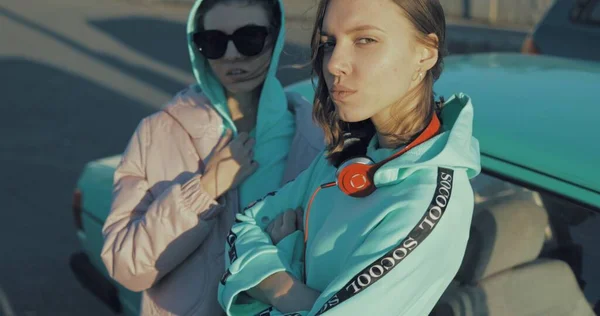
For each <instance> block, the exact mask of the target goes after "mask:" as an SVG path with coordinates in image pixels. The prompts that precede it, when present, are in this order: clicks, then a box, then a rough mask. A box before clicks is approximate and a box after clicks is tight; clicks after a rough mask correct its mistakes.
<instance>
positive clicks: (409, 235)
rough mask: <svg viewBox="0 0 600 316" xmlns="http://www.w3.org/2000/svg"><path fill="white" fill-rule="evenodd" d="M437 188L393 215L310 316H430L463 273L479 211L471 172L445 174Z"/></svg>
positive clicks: (420, 190) (424, 188)
mask: <svg viewBox="0 0 600 316" xmlns="http://www.w3.org/2000/svg"><path fill="white" fill-rule="evenodd" d="M455 178H456V179H455ZM436 182H437V183H436V184H433V183H429V184H421V185H418V186H416V187H415V188H414V190H413V192H412V194H410V195H409V198H408V200H404V201H399V202H398V203H397V204H396V207H394V208H393V209H392V210H391V211H390V212H388V213H387V215H386V216H385V217H384V218H383V219H382V220H381V221H380V222H379V223H378V224H377V225H376V226H375V227H374V228H373V229H372V230H371V231H370V232H369V234H368V235H367V236H366V238H365V239H364V240H363V242H362V243H361V244H359V245H357V246H356V248H355V249H354V251H353V252H352V254H351V255H350V256H349V257H348V259H347V260H345V263H346V264H345V265H344V266H343V267H341V268H340V274H339V276H338V277H337V278H336V279H334V280H333V282H331V283H330V284H329V285H328V286H327V288H326V289H325V290H324V291H323V292H322V294H321V296H320V297H319V298H318V299H317V301H316V303H315V305H314V306H313V309H312V310H311V311H310V312H309V313H308V314H306V315H321V314H325V315H351V314H352V315H427V314H429V312H430V311H431V309H432V308H433V307H434V305H435V304H436V302H437V301H438V299H439V298H440V297H441V295H442V293H443V292H444V291H445V290H446V288H447V287H448V285H449V284H450V282H451V280H452V279H453V278H454V276H455V274H456V272H457V271H458V269H459V267H460V264H461V262H462V258H463V255H464V251H465V248H466V244H467V240H468V235H469V227H470V223H471V215H472V211H473V197H472V190H471V187H470V185H469V183H468V179H467V176H466V173H465V172H464V171H452V170H449V169H443V168H440V169H439V170H438V175H437V181H436Z"/></svg>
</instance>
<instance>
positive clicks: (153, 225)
mask: <svg viewBox="0 0 600 316" xmlns="http://www.w3.org/2000/svg"><path fill="white" fill-rule="evenodd" d="M150 124H151V121H150V119H148V118H146V119H144V120H143V121H142V122H141V123H140V124H139V126H138V127H137V129H136V131H135V133H134V135H133V137H132V138H131V140H130V142H129V144H128V146H127V148H126V149H125V152H124V154H123V158H122V161H121V163H120V164H119V166H118V167H117V169H116V171H115V174H114V187H113V201H112V206H111V211H110V214H109V215H108V218H107V219H106V222H105V223H104V227H103V231H102V233H103V236H104V245H103V248H102V253H101V257H102V260H103V262H104V264H105V266H106V268H107V270H108V273H109V275H110V276H111V277H112V278H113V279H115V280H116V281H117V282H119V283H120V284H121V285H123V286H124V287H126V288H127V289H129V290H132V291H144V290H146V289H148V288H150V287H151V286H152V285H153V284H154V283H155V282H156V281H158V280H160V279H161V278H162V277H163V276H165V275H166V274H167V273H169V272H170V271H171V270H173V269H174V268H175V267H176V266H177V265H179V264H180V263H181V262H182V261H183V260H184V259H185V258H186V257H187V256H188V255H189V254H190V253H191V252H192V251H193V250H194V249H196V248H197V247H198V246H199V245H200V244H202V242H203V240H204V239H205V237H206V236H207V235H208V233H209V232H210V230H211V229H212V227H213V225H214V221H212V220H205V219H203V218H206V217H208V215H210V213H213V212H217V211H219V208H220V207H221V206H220V205H219V204H218V203H217V202H216V201H214V200H213V199H212V197H210V196H209V195H208V194H207V193H206V192H205V191H204V190H203V188H202V185H201V183H200V178H201V176H200V175H194V176H192V177H191V179H189V180H187V181H186V182H184V183H182V184H180V183H176V182H173V184H171V186H170V187H168V188H167V189H166V190H165V191H164V192H163V193H162V194H161V195H159V196H156V197H155V196H152V195H151V193H150V190H149V184H148V181H147V179H146V172H145V170H146V151H147V146H148V145H149V144H150V143H151V128H150ZM159 259H160V260H159Z"/></svg>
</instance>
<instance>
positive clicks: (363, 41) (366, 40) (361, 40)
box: [356, 37, 377, 45]
mask: <svg viewBox="0 0 600 316" xmlns="http://www.w3.org/2000/svg"><path fill="white" fill-rule="evenodd" d="M375 42H377V41H376V40H374V39H372V38H368V37H363V38H359V39H358V40H357V41H356V43H357V44H360V45H366V44H371V43H375Z"/></svg>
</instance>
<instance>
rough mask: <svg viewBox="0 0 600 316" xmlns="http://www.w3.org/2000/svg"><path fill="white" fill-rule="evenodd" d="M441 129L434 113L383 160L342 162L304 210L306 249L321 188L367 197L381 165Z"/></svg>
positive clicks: (368, 159) (353, 159)
mask: <svg viewBox="0 0 600 316" xmlns="http://www.w3.org/2000/svg"><path fill="white" fill-rule="evenodd" d="M440 129H441V123H440V120H439V118H438V116H437V114H436V113H433V117H432V119H431V121H430V122H429V124H428V125H427V127H426V128H425V129H424V130H423V132H421V134H419V136H418V137H417V138H416V139H415V140H413V141H412V142H410V143H409V144H408V145H406V146H405V147H404V148H402V149H401V150H399V151H398V152H397V153H395V154H393V155H391V156H390V157H388V158H386V159H384V160H382V161H381V162H379V163H375V162H374V161H373V160H372V159H371V158H369V157H367V156H358V157H353V158H350V159H347V160H345V161H344V162H343V163H342V164H340V166H339V167H338V168H337V171H336V174H335V175H336V181H335V182H329V183H325V184H322V185H320V186H318V187H317V189H316V190H315V191H314V192H313V194H312V196H311V198H310V200H309V201H308V205H307V207H306V210H305V212H304V243H305V247H304V251H306V242H307V241H308V224H309V222H308V219H309V216H310V209H311V207H312V203H313V201H314V199H315V197H316V196H317V193H319V191H321V189H326V188H330V187H334V186H337V187H338V188H340V190H341V191H342V192H344V193H345V194H346V195H349V196H352V197H367V196H369V195H371V194H372V193H373V192H375V189H376V187H375V183H374V180H373V177H374V176H375V172H376V171H377V169H379V168H380V167H381V166H383V165H384V164H385V163H387V162H389V161H390V160H393V159H395V158H398V157H400V156H401V155H402V154H404V153H405V152H407V151H409V150H410V149H412V148H414V147H416V146H417V145H420V144H422V143H424V142H425V141H427V140H429V139H431V138H432V137H434V136H435V135H437V133H438V132H439V131H440ZM304 280H306V270H304Z"/></svg>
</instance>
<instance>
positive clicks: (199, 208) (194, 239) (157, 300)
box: [102, 0, 324, 315]
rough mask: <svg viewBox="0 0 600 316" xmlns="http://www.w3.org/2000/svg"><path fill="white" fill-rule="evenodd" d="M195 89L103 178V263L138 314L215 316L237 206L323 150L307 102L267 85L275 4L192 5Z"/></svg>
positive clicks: (276, 40)
mask: <svg viewBox="0 0 600 316" xmlns="http://www.w3.org/2000/svg"><path fill="white" fill-rule="evenodd" d="M187 33H188V46H189V51H190V56H191V61H192V65H193V71H194V74H195V76H196V79H197V81H198V84H195V85H193V86H191V87H189V88H188V89H185V90H183V91H182V92H180V93H178V94H177V95H176V96H175V97H174V98H173V99H172V100H171V101H170V102H169V104H167V105H166V106H165V107H164V109H163V110H162V111H159V112H158V113H155V114H153V115H151V116H149V117H146V118H144V119H143V120H142V121H141V123H140V124H139V126H138V127H137V129H136V131H135V133H134V135H133V137H132V138H131V140H130V142H129V144H128V146H127V148H126V150H125V152H124V155H123V159H122V161H121V163H120V164H119V166H118V167H117V170H116V173H115V178H114V192H113V202H112V207H111V212H110V215H109V216H108V218H107V220H106V223H105V225H104V228H103V234H104V238H105V242H104V247H103V249H102V259H103V261H104V263H105V265H106V268H107V270H108V272H109V274H110V275H111V277H112V278H114V279H115V280H116V281H118V282H119V283H120V284H122V285H123V286H124V287H126V288H128V289H130V290H132V291H143V292H144V293H143V296H142V306H141V314H143V315H219V314H222V313H223V311H222V310H221V307H220V306H219V303H218V302H217V288H218V283H219V279H220V277H221V276H222V275H223V273H224V266H225V265H224V259H223V253H224V250H223V240H224V239H225V238H226V236H227V233H228V231H229V229H230V228H231V226H232V224H233V222H234V218H235V214H236V213H238V212H239V211H240V210H241V208H243V206H245V205H247V204H249V203H250V202H251V201H254V200H256V199H258V198H259V197H261V196H263V195H265V194H266V193H268V192H271V191H274V190H276V189H278V188H279V187H280V186H281V185H282V184H283V183H285V182H287V181H289V180H291V179H293V178H295V176H296V175H297V174H298V173H300V172H301V171H302V170H304V168H306V167H307V166H308V165H309V164H310V162H311V161H312V160H313V158H314V156H315V155H316V154H317V153H318V152H319V151H320V150H321V149H322V147H323V139H324V138H323V135H322V132H321V131H320V129H318V128H317V127H316V126H314V125H313V123H312V120H311V111H312V105H311V104H310V103H309V102H303V99H301V98H299V97H297V96H286V93H285V92H284V90H283V88H282V86H281V84H280V82H279V81H278V80H277V78H276V77H275V73H276V71H277V66H278V61H279V55H280V54H281V51H282V49H283V45H284V36H285V34H284V33H285V27H284V13H283V5H282V3H281V2H280V1H278V0H228V1H223V0H205V1H202V0H198V1H197V2H196V4H195V5H194V7H193V8H192V10H191V13H190V18H189V20H188V25H187Z"/></svg>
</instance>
